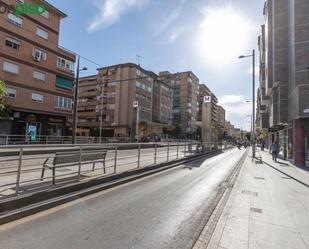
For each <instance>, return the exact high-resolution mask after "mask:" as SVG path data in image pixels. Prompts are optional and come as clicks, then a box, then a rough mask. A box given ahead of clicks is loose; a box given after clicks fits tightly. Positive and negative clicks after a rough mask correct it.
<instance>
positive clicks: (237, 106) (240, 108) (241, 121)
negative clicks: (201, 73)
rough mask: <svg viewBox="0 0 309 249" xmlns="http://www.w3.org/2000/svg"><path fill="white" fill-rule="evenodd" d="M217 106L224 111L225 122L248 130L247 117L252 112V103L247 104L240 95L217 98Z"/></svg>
mask: <svg viewBox="0 0 309 249" xmlns="http://www.w3.org/2000/svg"><path fill="white" fill-rule="evenodd" d="M219 105H221V106H223V108H224V109H225V110H226V120H228V121H231V122H232V124H234V125H236V126H237V127H243V129H246V130H250V122H249V121H250V118H248V117H247V115H250V114H251V112H252V102H247V101H246V99H245V98H244V96H242V95H223V96H222V97H221V98H219Z"/></svg>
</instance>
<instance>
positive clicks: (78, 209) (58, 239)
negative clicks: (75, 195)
mask: <svg viewBox="0 0 309 249" xmlns="http://www.w3.org/2000/svg"><path fill="white" fill-rule="evenodd" d="M244 152H245V151H244V150H242V151H239V150H235V149H234V150H230V151H227V152H225V153H223V154H221V155H219V156H216V157H213V158H210V159H207V160H201V161H195V162H193V163H189V164H187V165H182V166H180V167H177V168H174V169H172V170H169V171H165V172H163V173H159V174H156V175H153V176H150V177H147V178H144V179H141V180H138V181H135V182H132V183H129V184H126V185H123V186H120V187H117V188H114V189H111V190H107V191H103V192H101V193H97V194H95V195H92V196H89V197H86V198H82V199H79V200H76V201H74V202H72V203H69V204H65V205H62V206H59V207H56V208H54V209H51V210H47V211H44V212H42V213H38V214H36V215H33V216H30V217H27V218H24V219H22V220H19V221H16V222H13V223H10V224H6V225H3V226H2V227H0V248H1V249H21V248H23V249H42V248H44V249H79V248H82V249H127V248H128V249H129V248H130V249H131V248H134V249H136V248H140V249H146V248H151V249H156V248H158V249H163V248H168V249H173V248H175V249H176V248H177V249H179V248H190V247H191V246H192V245H193V243H194V241H195V239H196V236H197V232H198V230H199V229H200V226H201V222H202V220H203V217H205V213H206V212H207V210H208V209H209V206H210V205H211V203H212V201H213V199H214V197H215V196H216V194H217V191H218V189H219V185H220V183H222V181H223V180H224V179H225V178H226V177H227V176H228V175H229V174H230V173H231V171H232V170H233V168H234V166H235V165H236V163H237V161H238V160H239V159H240V157H241V156H242V154H243V153H244Z"/></svg>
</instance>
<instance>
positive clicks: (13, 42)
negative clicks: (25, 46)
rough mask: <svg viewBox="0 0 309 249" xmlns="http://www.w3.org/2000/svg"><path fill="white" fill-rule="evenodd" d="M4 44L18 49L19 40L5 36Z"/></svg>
mask: <svg viewBox="0 0 309 249" xmlns="http://www.w3.org/2000/svg"><path fill="white" fill-rule="evenodd" d="M5 46H7V47H10V48H14V49H16V50H18V49H19V48H20V42H19V41H17V40H15V39H12V38H9V37H7V38H6V39H5Z"/></svg>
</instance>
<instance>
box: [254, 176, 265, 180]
mask: <svg viewBox="0 0 309 249" xmlns="http://www.w3.org/2000/svg"><path fill="white" fill-rule="evenodd" d="M254 179H255V180H265V178H264V177H259V176H255V177H254Z"/></svg>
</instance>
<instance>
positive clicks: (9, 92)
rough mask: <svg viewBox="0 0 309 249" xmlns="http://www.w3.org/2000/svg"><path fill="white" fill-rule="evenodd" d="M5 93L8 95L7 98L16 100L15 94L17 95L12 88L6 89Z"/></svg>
mask: <svg viewBox="0 0 309 249" xmlns="http://www.w3.org/2000/svg"><path fill="white" fill-rule="evenodd" d="M6 91H7V93H8V97H9V98H14V99H15V98H16V93H17V91H16V89H14V88H7V89H6Z"/></svg>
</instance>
